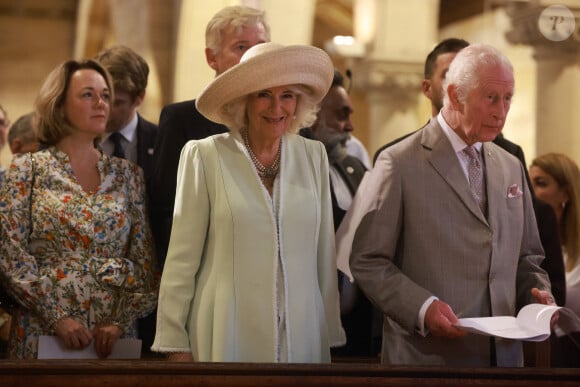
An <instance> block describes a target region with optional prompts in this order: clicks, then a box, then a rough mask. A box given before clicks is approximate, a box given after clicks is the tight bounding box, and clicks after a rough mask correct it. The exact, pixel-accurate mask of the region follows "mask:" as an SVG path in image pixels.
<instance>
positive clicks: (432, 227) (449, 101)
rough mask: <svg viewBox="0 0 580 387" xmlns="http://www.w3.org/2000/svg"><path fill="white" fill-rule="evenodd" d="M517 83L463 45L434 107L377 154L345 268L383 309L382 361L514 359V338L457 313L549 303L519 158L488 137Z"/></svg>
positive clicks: (504, 65)
mask: <svg viewBox="0 0 580 387" xmlns="http://www.w3.org/2000/svg"><path fill="white" fill-rule="evenodd" d="M513 91H514V77H513V68H512V66H511V64H510V63H509V61H508V59H507V58H506V57H505V56H504V55H503V54H501V53H500V52H499V51H498V50H496V49H494V48H493V47H490V46H487V45H480V44H474V45H471V46H469V47H467V48H465V49H463V50H462V51H461V52H460V53H459V54H458V55H457V57H456V58H455V60H454V61H453V63H452V64H451V66H450V68H449V71H448V73H447V76H446V79H445V83H444V93H445V95H444V106H443V109H442V110H441V112H440V113H439V114H438V115H437V117H436V118H435V119H432V120H431V121H430V122H429V123H428V124H427V125H426V126H425V127H423V128H422V129H421V130H419V131H417V132H415V133H413V134H412V135H410V136H409V137H407V138H406V139H404V140H402V141H400V142H399V143H397V144H395V145H393V146H391V147H388V148H386V149H385V150H384V151H383V152H381V154H380V155H379V157H378V159H377V161H376V164H375V167H374V169H373V171H372V172H371V175H370V176H369V182H368V184H367V186H366V189H365V190H364V197H363V198H362V199H361V200H360V201H359V202H361V203H365V204H364V205H365V206H366V208H365V213H366V214H365V215H364V216H363V217H362V219H361V221H360V224H359V226H358V228H357V231H356V234H355V237H354V241H353V246H352V253H351V257H350V266H351V271H352V273H353V275H354V278H355V280H356V281H357V282H358V284H359V286H360V287H361V288H362V289H363V291H364V292H365V293H366V294H367V296H368V297H369V298H370V299H371V300H372V301H373V303H375V305H377V306H378V307H380V308H381V310H382V311H383V312H384V313H385V323H384V327H383V351H382V356H383V358H382V361H383V363H386V364H409V365H446V366H469V367H482V366H494V365H498V366H508V367H510V366H521V365H522V364H523V355H522V348H521V343H520V342H518V341H511V340H503V339H499V338H493V339H491V340H490V338H489V337H486V336H481V335H474V334H469V335H468V334H466V332H465V331H463V330H460V329H458V328H456V327H455V326H454V323H456V322H457V318H458V317H483V316H501V315H509V316H514V315H515V314H516V312H517V311H518V310H519V308H521V307H522V306H523V305H526V304H528V303H532V302H539V303H544V304H553V298H552V294H551V293H550V284H549V280H548V278H547V275H546V273H545V272H544V271H543V270H542V269H541V268H540V266H539V265H540V263H541V261H542V259H543V250H542V247H541V244H540V239H539V237H538V231H537V227H536V224H535V217H534V213H533V207H532V200H531V196H530V192H529V189H528V186H527V184H526V178H525V174H524V170H523V166H522V165H521V163H520V162H519V161H518V160H517V159H516V158H515V157H513V156H511V155H509V154H508V153H507V152H505V151H504V150H502V149H501V148H499V147H498V146H496V145H495V144H493V143H492V142H491V141H492V140H493V139H494V138H495V137H496V136H497V135H498V134H499V133H500V132H501V129H502V128H503V125H504V122H505V119H506V116H507V113H508V111H509V107H510V102H511V97H512V95H513ZM468 147H469V148H470V151H471V152H474V151H475V154H473V153H472V154H471V156H468V155H467V154H466V153H465V150H466V149H465V148H468ZM476 183H479V184H476ZM477 188H479V190H478V189H477Z"/></svg>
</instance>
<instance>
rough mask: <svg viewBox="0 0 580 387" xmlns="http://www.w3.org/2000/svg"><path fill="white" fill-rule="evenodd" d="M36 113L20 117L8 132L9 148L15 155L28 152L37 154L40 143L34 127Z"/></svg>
mask: <svg viewBox="0 0 580 387" xmlns="http://www.w3.org/2000/svg"><path fill="white" fill-rule="evenodd" d="M33 116H34V113H28V114H25V115H23V116H21V117H19V118H18V119H17V120H16V121H14V123H13V124H12V126H11V127H10V131H9V132H8V146H10V151H11V152H12V154H13V155H16V154H20V153H27V152H36V151H37V150H38V149H39V148H40V143H39V142H38V139H37V137H36V131H35V130H34V126H33V118H34V117H33Z"/></svg>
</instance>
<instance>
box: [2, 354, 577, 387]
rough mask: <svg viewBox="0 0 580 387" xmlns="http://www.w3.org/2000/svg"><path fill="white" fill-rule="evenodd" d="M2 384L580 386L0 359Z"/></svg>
mask: <svg viewBox="0 0 580 387" xmlns="http://www.w3.org/2000/svg"><path fill="white" fill-rule="evenodd" d="M0 386H2V387H10V386H27V387H28V386H43V387H53V386H54V387H56V386H58V387H62V386H80V387H93V386H111V387H117V386H119V387H122V386H138V387H149V386H151V387H160V386H170V387H173V386H175V387H178V386H219V387H236V386H252V387H278V386H292V387H294V386H298V387H310V386H317V387H319V386H324V387H328V386H337V387H340V386H357V387H359V386H361V387H362V386H397V387H401V386H403V387H404V386H413V387H430V386H458V387H459V386H461V387H463V386H506V387H519V386H526V387H527V386H538V387H540V386H541V387H545V386H554V387H556V386H557V387H567V386H580V369H550V368H517V369H515V368H508V369H505V368H485V369H465V368H457V369H449V368H436V367H385V366H381V365H380V364H355V363H352V364H351V363H341V364H326V365H310V364H308V365H305V364H247V363H173V362H167V361H143V360H135V361H129V360H108V361H99V360H90V361H87V360H75V361H63V360H34V361H9V360H1V361H0Z"/></svg>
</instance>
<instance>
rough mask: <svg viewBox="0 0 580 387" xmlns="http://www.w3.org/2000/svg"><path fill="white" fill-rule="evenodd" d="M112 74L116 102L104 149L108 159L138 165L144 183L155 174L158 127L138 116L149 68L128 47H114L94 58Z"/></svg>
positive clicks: (113, 103) (143, 60) (102, 145)
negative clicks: (142, 174)
mask: <svg viewBox="0 0 580 387" xmlns="http://www.w3.org/2000/svg"><path fill="white" fill-rule="evenodd" d="M95 59H96V60H97V61H99V62H100V63H101V64H102V65H103V66H104V67H105V68H106V69H107V70H108V71H109V73H110V74H111V77H112V78H113V85H114V89H115V100H114V101H113V102H112V106H111V117H110V119H109V123H108V125H107V133H106V134H105V136H103V139H102V141H101V148H102V149H103V151H104V152H105V153H107V154H109V155H113V156H117V157H122V158H125V159H127V160H129V161H132V162H134V163H136V164H137V165H139V166H140V167H141V168H142V169H143V172H144V173H145V180H147V181H148V180H149V179H150V178H151V174H152V172H153V151H154V144H155V138H156V137H157V132H158V130H157V126H156V125H155V124H153V123H151V122H149V121H147V120H145V119H144V118H143V117H141V115H140V114H139V113H138V112H137V109H138V108H139V107H140V106H141V104H142V103H143V99H144V98H145V92H146V89H147V81H148V78H149V65H148V64H147V62H146V61H145V59H143V58H142V57H141V56H140V55H139V54H137V53H136V52H135V51H133V50H132V49H130V48H129V47H125V46H113V47H111V48H108V49H106V50H104V51H102V52H100V53H99V54H97V56H96V57H95Z"/></svg>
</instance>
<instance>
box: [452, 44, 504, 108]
mask: <svg viewBox="0 0 580 387" xmlns="http://www.w3.org/2000/svg"><path fill="white" fill-rule="evenodd" d="M489 66H501V67H503V68H505V69H509V70H510V71H511V72H512V73H513V71H514V69H513V66H512V64H511V63H510V61H509V59H508V58H507V57H506V56H505V55H504V54H502V52H501V51H499V50H498V49H497V48H495V47H492V46H489V45H486V44H481V43H477V44H471V45H469V46H467V47H465V48H464V49H462V50H461V51H459V53H458V54H457V56H455V58H454V59H453V61H452V62H451V65H449V70H447V74H446V75H445V80H444V81H443V106H448V105H449V95H448V94H447V88H448V87H449V85H455V86H456V87H457V96H458V99H459V102H461V103H464V102H465V100H466V99H467V95H468V94H469V92H470V91H472V90H473V89H475V88H476V87H478V85H479V80H480V79H479V76H480V74H481V70H482V69H483V68H485V67H489Z"/></svg>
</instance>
